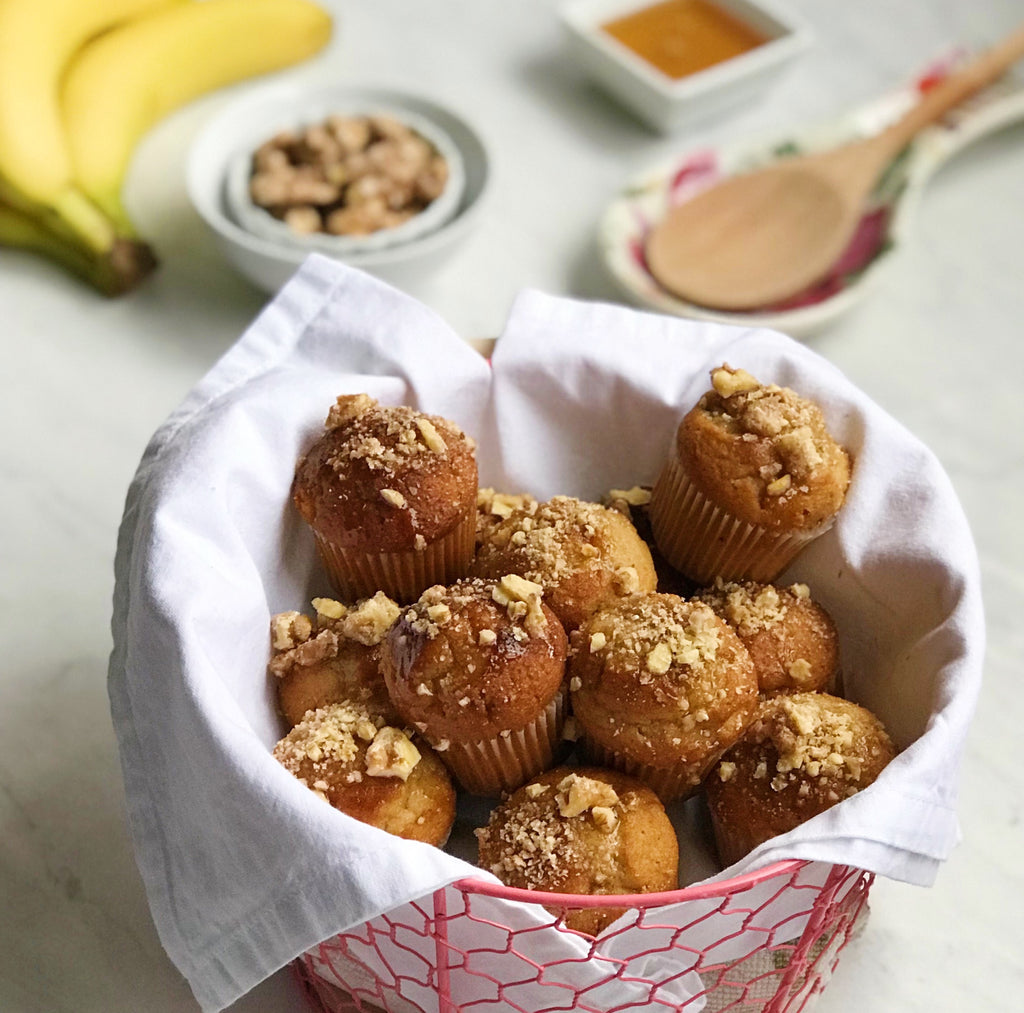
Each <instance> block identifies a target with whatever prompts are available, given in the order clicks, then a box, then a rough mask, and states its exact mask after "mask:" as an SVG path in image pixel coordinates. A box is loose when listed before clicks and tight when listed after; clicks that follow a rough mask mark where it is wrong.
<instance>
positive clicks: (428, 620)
mask: <svg viewBox="0 0 1024 1013" xmlns="http://www.w3.org/2000/svg"><path fill="white" fill-rule="evenodd" d="M542 596H543V590H542V588H541V587H540V586H539V585H537V584H533V583H531V582H530V581H527V580H524V579H523V578H522V577H519V576H517V575H515V574H510V575H507V576H505V577H502V578H501V579H500V580H484V579H473V578H467V579H464V580H460V581H456V582H455V583H454V584H452V585H450V586H448V587H441V586H440V585H439V586H437V587H432V588H428V589H427V590H426V591H424V593H423V594H422V595H421V596H420V598H419V600H418V601H417V602H416V603H415V604H413V605H411V606H409V607H408V608H407V609H405V610H404V611H403V613H402V615H401V617H400V618H399V619H398V621H397V622H396V623H395V624H394V626H392V628H391V630H390V632H389V633H388V635H387V637H386V639H385V642H384V645H383V650H382V654H381V671H382V673H383V675H384V680H385V682H386V684H387V688H388V693H389V694H390V697H391V700H392V702H393V704H394V706H395V708H396V710H397V711H398V713H399V714H400V715H401V716H402V719H403V720H404V721H405V722H407V723H408V724H410V725H411V726H412V727H414V728H416V729H417V730H418V731H419V732H420V733H421V734H422V735H423V736H424V738H426V739H427V741H429V742H430V743H431V744H432V745H433V747H434V748H435V749H436V750H437V751H438V752H439V753H440V755H441V758H442V759H443V760H444V762H445V763H446V764H447V765H448V766H449V768H450V769H451V771H452V772H453V773H454V774H455V776H456V778H457V779H458V781H459V782H460V783H461V785H462V786H463V787H464V788H465V789H466V790H467V791H469V792H472V793H474V794H478V795H497V794H499V793H501V792H503V791H510V790H512V789H514V788H518V787H519V785H521V784H523V783H524V782H525V781H526V780H528V779H529V778H531V777H533V776H534V775H535V774H537V773H539V772H540V771H541V770H544V769H545V768H547V767H550V766H551V765H552V764H553V763H554V762H555V758H556V753H557V751H558V749H560V748H561V743H562V730H563V726H564V724H565V716H566V710H567V703H568V701H567V694H566V691H565V660H566V654H567V651H568V640H567V638H566V634H565V631H564V630H563V629H562V625H561V623H560V622H559V621H558V617H557V616H556V615H555V613H554V612H553V611H552V610H551V609H550V608H548V606H547V605H545V604H544V602H543V601H542Z"/></svg>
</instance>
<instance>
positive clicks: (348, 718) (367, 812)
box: [274, 703, 455, 847]
mask: <svg viewBox="0 0 1024 1013" xmlns="http://www.w3.org/2000/svg"><path fill="white" fill-rule="evenodd" d="M274 757H275V759H277V760H278V762H280V763H281V764H282V765H283V766H284V767H285V768H286V769H287V770H288V771H290V772H291V773H292V774H294V775H295V777H297V778H298V779H299V780H300V781H301V782H302V783H303V784H305V785H306V786H307V787H308V788H309V789H310V790H311V791H313V792H315V793H316V794H317V795H318V796H319V797H320V798H322V799H324V801H326V802H329V803H330V804H331V805H332V806H334V808H335V809H338V810H340V811H341V812H343V813H347V814H348V815H349V816H352V817H353V818H354V819H357V820H359V821H360V822H362V823H368V824H371V825H372V826H375V827H379V828H380V829H381V830H386V831H387V832H388V833H390V834H394V835H395V836H397V837H404V838H406V839H407V840H414V841H423V842H425V843H426V844H433V845H435V846H437V847H441V846H442V845H443V844H444V843H445V842H446V841H447V840H448V835H449V833H450V832H451V828H452V824H453V823H454V822H455V789H454V787H453V785H452V781H451V776H450V775H449V773H448V770H447V768H446V767H445V765H444V764H443V763H441V761H440V760H439V759H438V758H437V755H436V754H435V753H434V751H433V750H432V749H431V748H430V747H429V746H428V745H427V744H426V743H424V742H421V741H419V740H417V739H416V738H415V737H414V736H410V735H409V734H407V733H406V731H405V730H404V729H402V728H397V727H395V726H394V725H389V724H388V723H387V722H386V721H385V720H384V719H383V718H382V717H381V716H380V715H377V714H374V713H373V712H372V711H370V710H368V709H367V708H366V707H364V706H362V705H360V704H355V703H333V704H328V705H327V706H326V707H321V708H319V709H318V710H314V711H309V712H307V714H306V715H305V717H303V719H302V720H301V721H300V722H299V723H298V724H297V725H296V726H295V727H294V728H293V729H292V730H291V731H290V732H289V733H288V734H287V735H286V736H285V737H284V738H283V739H281V741H280V742H278V743H277V745H276V746H275V747H274Z"/></svg>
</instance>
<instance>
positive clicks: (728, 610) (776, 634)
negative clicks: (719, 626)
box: [695, 580, 839, 693]
mask: <svg viewBox="0 0 1024 1013" xmlns="http://www.w3.org/2000/svg"><path fill="white" fill-rule="evenodd" d="M695 597H697V598H699V599H700V600H701V601H703V602H706V603H707V604H708V605H710V606H711V607H712V608H713V609H714V610H715V611H716V612H717V613H718V614H719V615H720V616H721V617H722V618H723V619H724V620H725V621H726V622H727V623H729V625H730V626H732V628H733V629H734V630H735V631H736V632H737V633H738V634H739V637H740V640H742V641H743V643H744V644H745V645H746V648H747V650H748V651H749V652H750V656H751V658H753V659H754V667H755V668H756V669H757V683H758V686H759V688H760V690H761V692H762V693H779V692H804V691H813V690H826V689H831V690H835V689H836V688H837V683H838V676H839V642H838V638H837V636H836V627H835V623H834V622H833V621H832V617H831V616H830V615H829V614H828V612H827V611H826V610H825V609H824V608H823V607H822V606H821V605H819V604H818V603H817V602H815V601H813V600H812V598H811V591H810V588H809V587H808V586H807V585H806V584H791V585H790V586H789V587H776V586H775V585H774V584H758V583H755V582H754V581H723V580H718V581H716V582H715V584H714V586H713V587H710V588H705V589H703V590H701V591H698V592H697V594H696V595H695Z"/></svg>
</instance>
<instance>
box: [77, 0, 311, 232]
mask: <svg viewBox="0 0 1024 1013" xmlns="http://www.w3.org/2000/svg"><path fill="white" fill-rule="evenodd" d="M330 35H331V18H330V15H329V14H328V13H327V12H326V11H324V10H323V9H322V8H320V7H318V6H316V5H315V4H313V3H311V2H309V0H201V2H195V0H193V2H190V3H186V4H183V5H180V6H174V7H168V8H165V9H162V10H156V11H154V12H153V13H152V14H149V15H147V16H146V17H143V18H138V19H136V20H134V21H131V22H129V23H126V24H124V25H122V26H121V27H118V28H115V29H114V30H112V31H110V32H108V33H106V34H104V35H102V36H99V37H98V38H96V39H94V40H93V41H92V42H90V43H89V44H87V45H86V46H84V47H83V48H82V50H80V51H79V53H78V55H77V56H76V57H75V59H74V60H73V61H72V63H71V65H70V66H69V68H68V72H67V75H66V77H65V80H64V88H63V94H62V105H63V111H64V126H65V131H66V134H67V137H68V143H69V146H70V149H71V157H72V162H73V165H74V172H75V176H76V178H77V180H78V182H79V184H80V185H81V187H82V189H83V190H84V191H85V192H86V193H87V194H88V195H89V196H90V197H91V198H92V200H93V201H95V202H96V204H97V205H99V206H100V207H101V208H103V209H104V211H105V212H106V213H107V214H108V215H110V216H111V217H112V218H113V219H114V220H115V221H118V222H122V223H125V222H126V216H125V212H124V210H123V207H122V205H121V189H122V186H123V182H124V178H125V175H126V173H127V171H128V166H129V163H130V161H131V156H132V153H133V151H134V149H135V147H136V145H137V144H138V142H139V140H140V138H141V137H142V135H143V134H144V133H145V132H146V131H147V130H148V129H149V127H150V126H152V125H153V123H155V122H156V121H157V120H158V119H159V118H160V117H162V116H164V115H166V114H167V113H169V112H170V111H171V110H173V109H175V108H177V107H178V106H181V105H183V104H184V103H186V102H188V101H190V100H192V99H193V98H196V97H197V96H199V95H201V94H204V93H205V92H208V91H212V90H213V89H215V88H220V87H222V86H224V85H227V84H231V83H233V82H235V81H239V80H242V79H243V78H247V77H252V76H255V75H257V74H263V73H267V72H269V71H272V70H279V69H281V68H283V67H286V66H289V65H291V64H294V63H297V62H298V61H300V60H303V59H305V58H307V57H309V56H311V55H312V54H314V53H315V52H317V51H318V50H319V49H321V48H322V47H323V46H324V45H325V44H326V43H327V41H328V39H329V38H330Z"/></svg>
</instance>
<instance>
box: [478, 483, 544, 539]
mask: <svg viewBox="0 0 1024 1013" xmlns="http://www.w3.org/2000/svg"><path fill="white" fill-rule="evenodd" d="M536 502H537V500H536V499H535V498H534V497H533V496H531V495H530V494H529V493H528V492H518V493H508V492H498V491H496V490H495V489H492V488H491V487H489V486H488V487H486V488H483V489H478V490H477V494H476V544H477V547H478V548H479V546H481V545H483V544H484V543H485V542H487V541H489V540H490V537H491V532H492V531H493V530H494V529H495V528H496V527H497V526H498V525H499V524H500V523H501V522H502V521H503V520H505V518H507V517H510V516H511V515H512V512H513V511H514V510H518V509H519V508H520V507H528V506H530V505H531V504H532V503H536Z"/></svg>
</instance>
